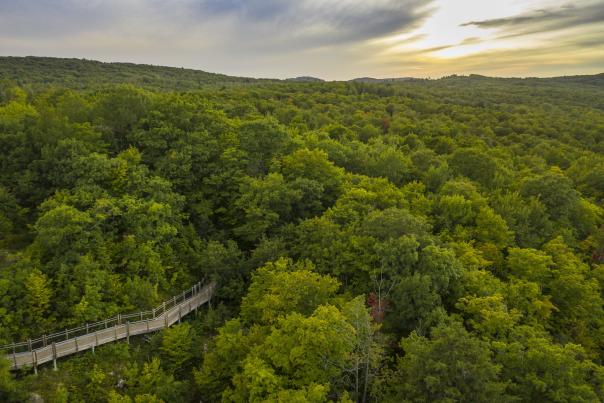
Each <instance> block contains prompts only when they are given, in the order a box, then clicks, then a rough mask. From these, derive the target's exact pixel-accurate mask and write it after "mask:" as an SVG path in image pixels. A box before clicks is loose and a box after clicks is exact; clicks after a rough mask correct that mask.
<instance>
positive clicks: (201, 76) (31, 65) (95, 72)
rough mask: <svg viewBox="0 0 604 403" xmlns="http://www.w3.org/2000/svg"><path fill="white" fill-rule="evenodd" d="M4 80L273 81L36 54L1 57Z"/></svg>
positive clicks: (179, 85)
mask: <svg viewBox="0 0 604 403" xmlns="http://www.w3.org/2000/svg"><path fill="white" fill-rule="evenodd" d="M3 79H8V80H11V81H14V82H16V83H17V84H18V85H28V86H49V85H57V86H67V87H70V88H89V87H97V86H99V85H106V84H121V83H128V84H133V85H137V86H141V87H147V88H156V89H162V90H188V89H194V88H197V87H200V86H204V85H210V84H229V83H239V84H241V83H254V82H260V81H269V80H259V79H254V78H245V77H232V76H227V75H224V74H215V73H207V72H205V71H201V70H192V69H185V68H178V67H162V66H153V65H147V64H133V63H103V62H99V61H94V60H86V59H61V58H53V57H34V56H28V57H12V56H8V57H6V56H0V80H3Z"/></svg>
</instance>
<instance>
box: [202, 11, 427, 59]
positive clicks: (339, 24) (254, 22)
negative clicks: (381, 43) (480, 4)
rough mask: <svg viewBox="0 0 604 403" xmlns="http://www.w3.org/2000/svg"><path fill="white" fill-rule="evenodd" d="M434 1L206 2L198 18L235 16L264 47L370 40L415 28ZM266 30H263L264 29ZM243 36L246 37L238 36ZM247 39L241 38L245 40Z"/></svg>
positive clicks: (245, 29) (240, 26)
mask: <svg viewBox="0 0 604 403" xmlns="http://www.w3.org/2000/svg"><path fill="white" fill-rule="evenodd" d="M432 2H433V0H429V1H425V0H373V1H364V0H340V1H320V0H298V1H290V2H287V1H282V0H248V1H244V0H204V1H202V2H201V3H199V4H198V7H197V8H196V10H197V12H198V16H200V17H201V18H204V17H208V15H218V16H223V17H232V18H235V19H236V21H237V22H239V23H240V25H238V26H239V29H240V30H241V31H243V32H244V33H245V32H247V33H259V32H260V33H267V32H266V30H268V31H270V35H268V36H263V37H261V38H254V37H253V36H252V39H256V40H257V39H259V41H260V42H262V44H261V45H262V46H271V45H277V46H278V45H279V44H283V43H285V44H286V46H290V47H291V46H293V47H295V48H298V47H302V48H306V47H313V46H319V47H320V46H327V45H333V44H342V43H347V42H355V41H363V40H368V39H373V38H376V37H380V36H383V35H387V34H391V33H394V32H402V31H408V30H411V29H412V28H416V27H417V26H419V25H420V24H421V23H422V22H423V21H424V19H425V18H426V17H428V16H429V15H430V13H431V12H432V11H433V10H432V8H431V7H430V6H431V4H432ZM265 29H266V30H265ZM242 37H243V38H246V36H245V35H242ZM243 40H244V41H245V39H243Z"/></svg>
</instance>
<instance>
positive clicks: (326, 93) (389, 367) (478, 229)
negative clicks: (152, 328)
mask: <svg viewBox="0 0 604 403" xmlns="http://www.w3.org/2000/svg"><path fill="white" fill-rule="evenodd" d="M73 63H76V64H77V68H74V67H73V66H72V64H73ZM7 66H8V67H7ZM99 66H101V64H99V63H97V62H87V61H77V62H76V61H73V60H72V61H69V60H60V59H57V60H53V59H35V58H28V59H19V58H2V60H1V61H0V77H2V78H3V81H1V82H0V149H1V150H2V153H0V344H6V343H10V342H11V341H13V340H14V341H22V340H27V338H30V337H38V336H40V335H41V334H47V333H50V332H54V331H57V330H61V329H63V328H65V327H70V326H75V325H80V324H82V323H85V322H95V321H98V320H102V319H104V318H106V317H110V316H113V315H115V314H117V313H119V312H127V311H136V310H142V309H149V308H151V307H154V306H155V305H156V304H158V303H160V302H161V301H162V300H164V299H165V298H168V297H171V296H172V295H173V294H175V293H178V292H180V291H181V290H183V289H185V288H187V287H189V286H191V285H192V284H194V283H196V282H197V281H210V280H215V281H217V283H218V289H217V294H216V296H215V301H214V303H213V306H212V308H211V309H208V310H205V311H204V312H203V314H201V315H199V316H198V317H196V318H195V319H193V320H188V321H186V322H185V323H183V324H181V325H177V326H175V327H173V328H171V329H169V330H166V331H164V332H161V333H158V334H156V335H154V336H152V337H150V338H139V339H138V340H135V341H133V342H132V344H130V345H128V344H125V343H118V344H114V345H110V346H105V347H102V348H99V349H97V351H96V353H95V354H92V353H84V354H82V355H80V356H76V357H74V358H70V359H68V360H64V361H61V362H60V363H59V370H58V371H56V372H55V371H52V369H51V368H48V369H43V370H41V371H40V373H39V374H38V375H37V376H34V375H33V374H31V373H30V372H29V371H21V372H19V373H16V374H14V373H11V372H9V369H8V368H9V362H8V361H6V360H0V400H2V401H9V402H10V401H22V400H23V399H25V398H26V397H27V395H28V394H30V393H35V394H38V395H40V396H42V397H43V398H44V399H45V401H49V402H67V401H70V402H71V401H73V402H80V401H86V402H96V401H98V402H105V401H109V402H160V401H165V402H179V401H183V402H186V401H200V400H201V401H208V402H213V401H234V402H244V401H273V402H277V401H280V402H286V401H287V402H290V401H293V402H297V401H299V402H306V401H310V402H324V401H339V402H350V401H358V402H370V401H380V402H381V401H383V402H402V401H410V402H411V401H441V402H445V401H446V402H451V401H474V402H497V401H505V402H508V401H510V402H512V401H531V402H540V401H555V402H567V401H585V402H593V401H602V400H604V367H603V366H602V364H603V359H604V304H603V302H604V294H603V289H604V226H603V223H604V206H603V200H604V85H603V84H602V76H601V75H600V76H584V77H566V78H555V79H522V80H521V79H491V78H486V77H480V76H470V77H457V76H453V77H447V78H443V79H440V80H407V81H399V82H393V83H385V84H371V83H363V82H332V83H326V82H323V83H305V82H283V81H281V82H280V81H268V80H252V79H236V78H229V77H227V76H221V75H211V74H208V73H203V72H194V71H191V70H182V71H181V70H180V69H170V68H156V67H152V66H135V65H120V64H115V65H111V66H110V68H105V67H99Z"/></svg>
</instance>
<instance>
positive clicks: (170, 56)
mask: <svg viewBox="0 0 604 403" xmlns="http://www.w3.org/2000/svg"><path fill="white" fill-rule="evenodd" d="M0 55H4V56H9V55H10V56H26V55H35V56H56V57H77V58H88V59H95V60H101V61H123V62H133V63H148V64H156V65H166V66H178V67H180V66H183V67H189V68H195V69H201V70H206V71H213V72H220V73H224V74H231V75H240V76H253V77H275V78H285V77H294V76H301V75H311V76H316V77H321V78H324V79H349V78H354V77H361V76H373V77H404V76H413V77H440V76H443V75H450V74H470V73H476V74H484V75H491V76H557V75H574V74H593V73H600V72H604V0H575V1H572V0H564V1H558V0H338V1H336V0H292V1H288V0H19V1H15V0H0Z"/></svg>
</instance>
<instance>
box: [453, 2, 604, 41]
mask: <svg viewBox="0 0 604 403" xmlns="http://www.w3.org/2000/svg"><path fill="white" fill-rule="evenodd" d="M603 22H604V1H602V0H597V1H587V2H583V3H581V4H579V2H575V3H570V4H566V5H562V6H559V7H557V8H547V9H540V10H535V11H531V12H527V13H523V14H519V15H515V16H511V17H504V18H494V19H488V20H481V21H470V22H466V23H464V24H461V26H462V27H468V26H474V27H478V28H486V29H498V30H500V31H503V32H505V33H507V35H505V36H503V37H504V38H509V37H513V36H522V35H530V34H537V33H544V32H553V31H559V30H563V29H568V28H575V27H579V26H581V27H584V26H586V25H590V24H597V23H603Z"/></svg>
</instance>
